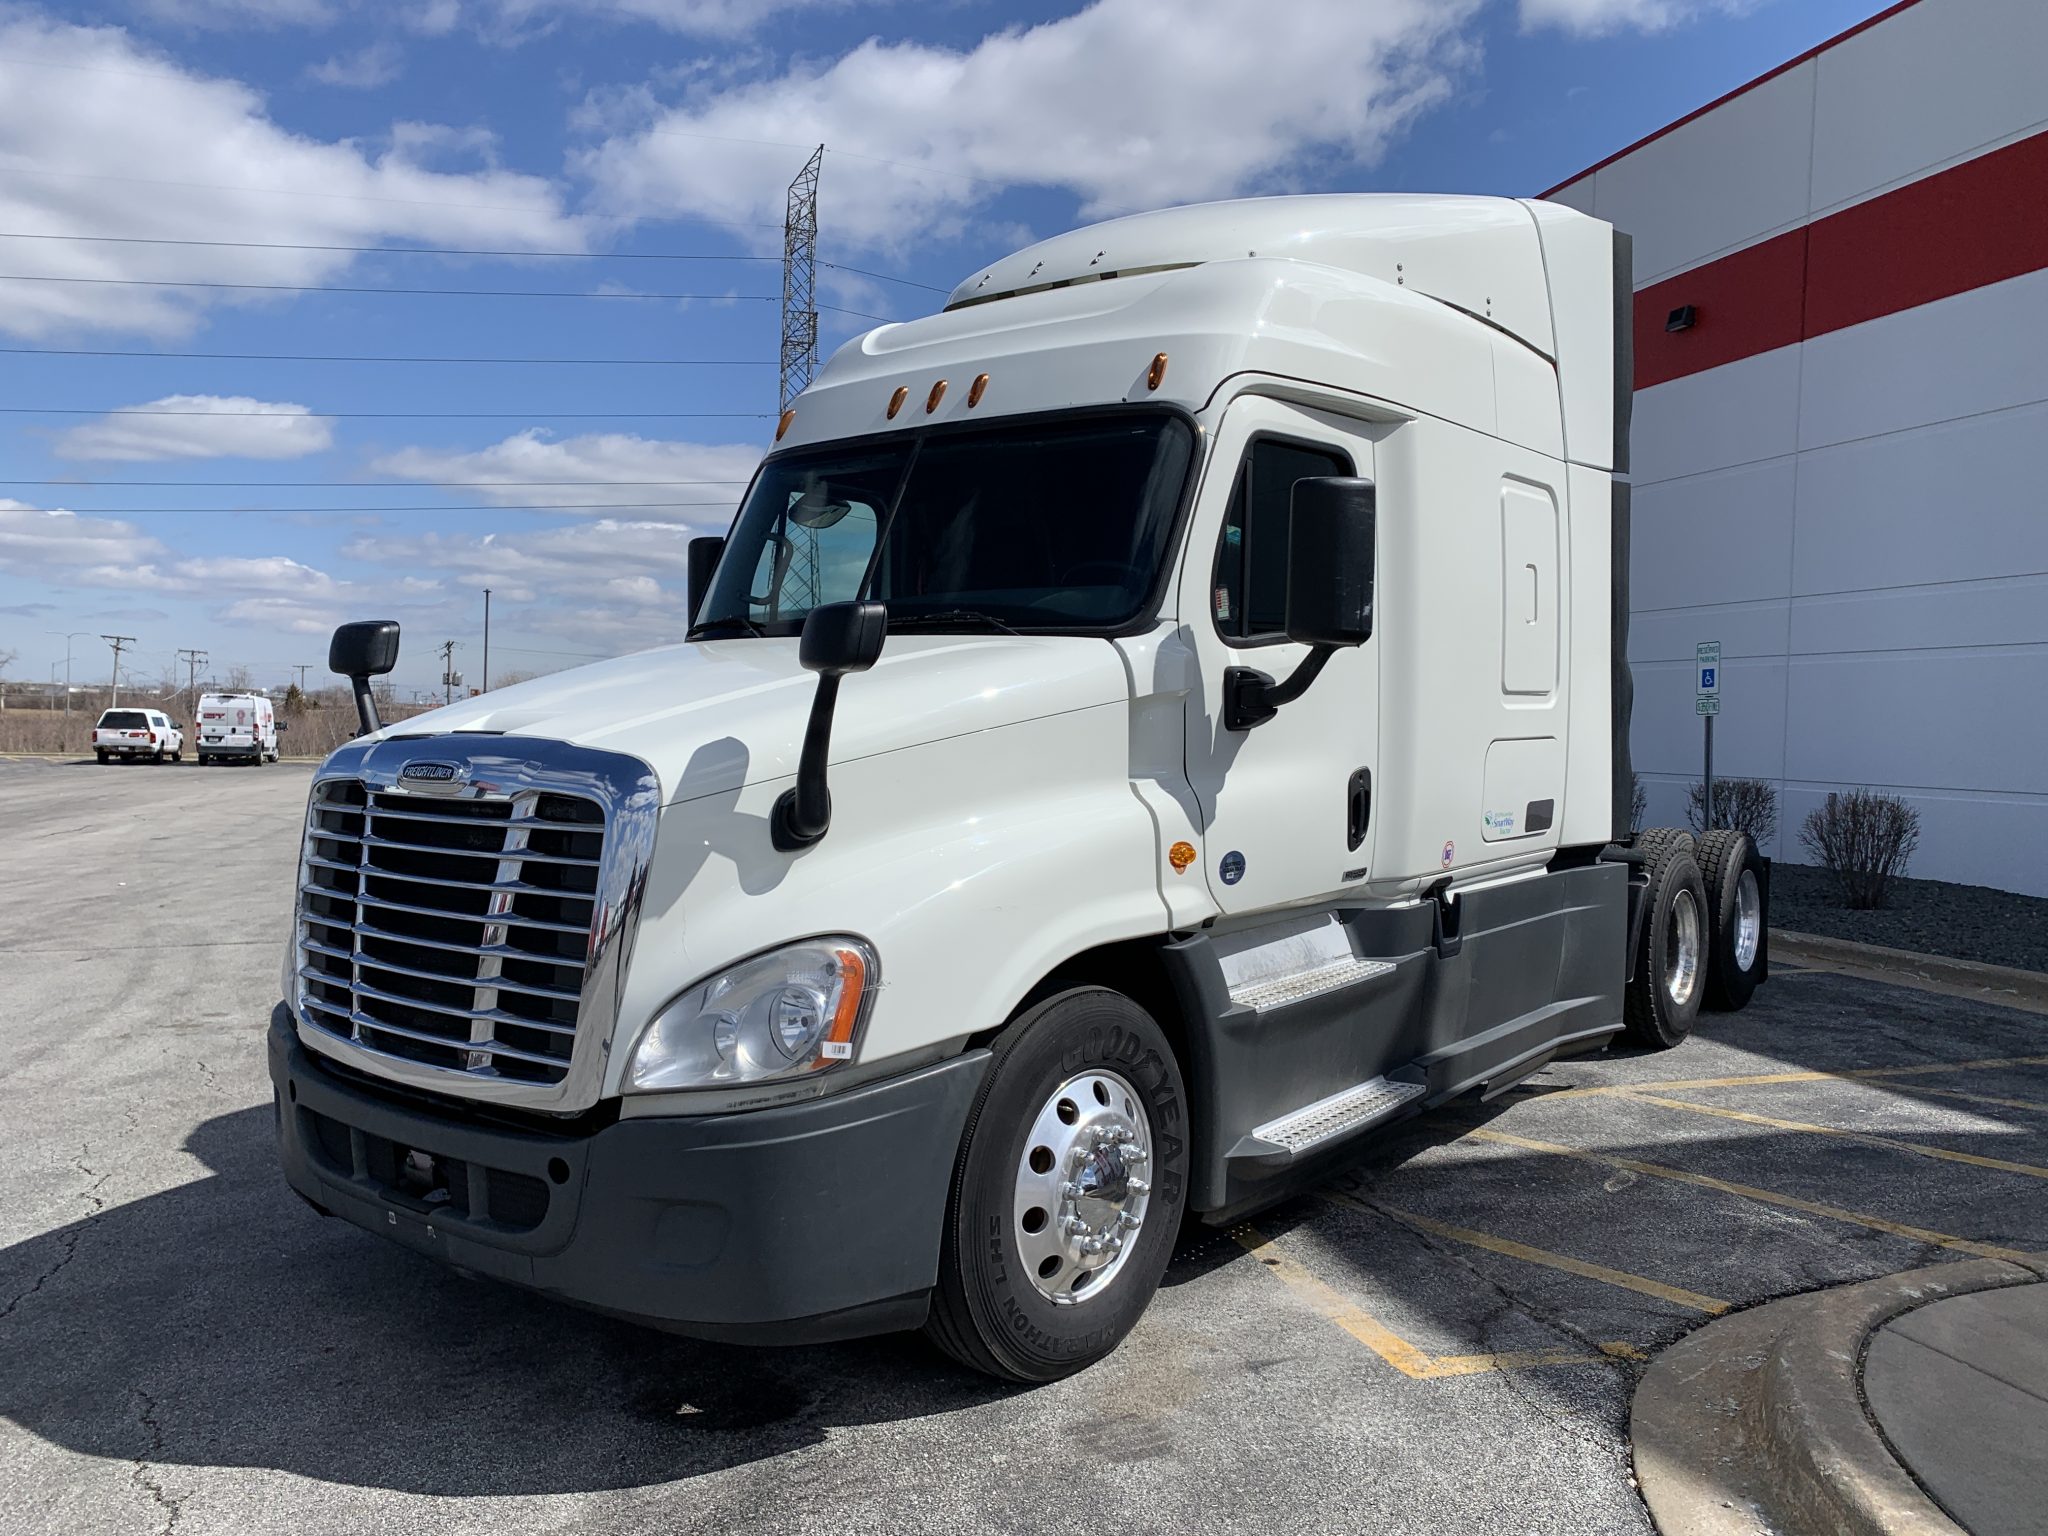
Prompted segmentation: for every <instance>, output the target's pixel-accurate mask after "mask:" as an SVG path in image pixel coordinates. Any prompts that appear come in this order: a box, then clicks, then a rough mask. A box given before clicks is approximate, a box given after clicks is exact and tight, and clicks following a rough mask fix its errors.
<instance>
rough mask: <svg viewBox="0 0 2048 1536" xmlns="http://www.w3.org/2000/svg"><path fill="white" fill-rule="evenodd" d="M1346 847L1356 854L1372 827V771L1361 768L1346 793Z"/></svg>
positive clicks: (1352, 777)
mask: <svg viewBox="0 0 2048 1536" xmlns="http://www.w3.org/2000/svg"><path fill="white" fill-rule="evenodd" d="M1345 804H1346V808H1347V813H1346V836H1347V838H1348V839H1349V841H1348V842H1347V843H1346V846H1347V847H1348V848H1350V849H1351V850H1352V851H1353V852H1354V853H1355V852H1357V851H1358V845H1359V844H1360V843H1362V842H1364V841H1365V833H1366V829H1367V828H1368V827H1370V826H1371V825H1372V770H1371V769H1370V768H1361V769H1359V770H1358V772H1356V773H1354V774H1352V775H1351V783H1350V786H1349V788H1348V789H1347V790H1346V791H1345Z"/></svg>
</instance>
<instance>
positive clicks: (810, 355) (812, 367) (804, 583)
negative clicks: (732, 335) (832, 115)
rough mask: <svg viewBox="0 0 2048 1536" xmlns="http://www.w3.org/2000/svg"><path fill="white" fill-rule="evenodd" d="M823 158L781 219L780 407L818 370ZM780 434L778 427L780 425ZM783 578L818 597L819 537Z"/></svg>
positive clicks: (797, 592) (807, 169)
mask: <svg viewBox="0 0 2048 1536" xmlns="http://www.w3.org/2000/svg"><path fill="white" fill-rule="evenodd" d="M824 163H825V146H824V145H822V144H820V145H819V146H818V147H817V149H816V150H814V151H813V152H812V154H811V158H810V159H808V160H806V161H805V162H804V168H803V169H802V170H800V171H798V172H797V174H796V180H795V181H792V182H791V183H790V184H789V204H788V209H787V212H786V213H785V214H784V216H783V221H782V376H781V381H780V382H781V392H782V404H781V409H782V410H784V411H787V410H789V409H790V407H791V406H793V405H794V404H795V403H796V397H797V396H798V395H800V394H802V393H803V392H804V390H805V389H806V388H808V387H809V385H810V382H811V377H812V375H813V374H815V373H816V372H817V371H818V298H817V276H818V172H819V170H820V169H822V168H823V166H824ZM778 435H779V429H778ZM793 554H794V556H795V558H794V560H793V561H792V568H791V570H790V571H789V574H788V577H787V580H788V581H789V583H790V586H791V588H792V593H791V595H792V597H794V599H795V600H796V601H797V602H800V603H804V604H807V605H815V604H816V603H817V601H818V541H817V539H816V538H815V537H809V538H805V539H802V540H800V541H798V542H797V545H796V547H795V549H794V551H793Z"/></svg>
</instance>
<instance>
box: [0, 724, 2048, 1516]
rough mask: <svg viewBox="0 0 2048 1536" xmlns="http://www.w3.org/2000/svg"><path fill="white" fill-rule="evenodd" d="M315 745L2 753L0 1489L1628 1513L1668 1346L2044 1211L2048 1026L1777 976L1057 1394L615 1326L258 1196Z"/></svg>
mask: <svg viewBox="0 0 2048 1536" xmlns="http://www.w3.org/2000/svg"><path fill="white" fill-rule="evenodd" d="M307 779H308V770H307V769H305V768H303V767H294V766H292V765H282V766H277V767H268V768H264V769H262V770H261V771H260V773H259V772H250V773H232V774H231V773H223V772H218V771H214V772H207V773H200V772H198V771H197V769H196V768H194V767H192V766H191V765H189V764H188V765H186V766H184V767H182V768H178V767H167V768H162V769H159V768H154V767H145V768H119V767H116V768H99V767H96V766H94V765H92V764H91V763H90V762H87V763H85V764H82V765H65V764H57V763H37V762H5V763H0V1048H4V1050H5V1053H6V1055H5V1059H6V1061H7V1071H6V1074H5V1078H4V1083H5V1087H6V1095H7V1097H6V1102H5V1107H4V1111H0V1160H4V1161H0V1166H4V1168H5V1170H6V1172H5V1175H4V1179H0V1529H5V1530H7V1531H10V1532H14V1531H52V1532H59V1531H61V1532H66V1533H74V1532H75V1533H88V1532H122V1533H128V1532H138V1531H156V1532H170V1531H173V1530H175V1531H177V1532H179V1533H184V1536H196V1533H211V1532H223V1533H228V1532H232V1533H254V1532H269V1531H278V1532H284V1531H290V1532H294V1533H322V1532H362V1531H372V1530H374V1531H379V1532H386V1531H407V1532H415V1531H416V1532H457V1531H484V1530H489V1531H492V1532H527V1531H532V1532H543V1531H545V1532H609V1531H621V1532H623V1531H642V1530H651V1529H660V1530H678V1531H685V1530H711V1529H719V1530H748V1531H755V1530H759V1531H842V1530H844V1531H861V1532H867V1533H872V1532H877V1531H893V1530H900V1529H913V1528H915V1529H922V1530H933V1531H938V1530H970V1529H982V1530H1001V1531H1005V1532H1020V1531H1046V1532H1054V1531H1057V1532H1068V1531H1073V1530H1076V1529H1082V1528H1112V1529H1115V1530H1118V1531H1123V1532H1137V1531H1184V1530H1193V1529H1212V1530H1214V1529H1220V1530H1261V1531H1264V1530H1285V1531H1288V1532H1289V1533H1304V1532H1322V1531H1329V1532H1355V1531H1361V1530H1368V1529H1369V1530H1373V1531H1378V1532H1446V1531H1459V1532H1465V1531H1473V1532H1495V1531H1498V1532H1560V1533H1563V1532H1570V1533H1575V1536H1576V1533H1588V1532H1645V1531H1648V1530H1649V1529H1650V1525H1649V1521H1648V1518H1647V1516H1646V1514H1645V1512H1644V1510H1643V1507H1642V1505H1641V1503H1640V1501H1639V1500H1638V1498H1637V1496H1636V1494H1635V1491H1634V1489H1633V1486H1632V1484H1631V1480H1630V1475H1629V1458H1628V1445H1627V1438H1626V1425H1627V1410H1628V1402H1629V1396H1630V1393H1631V1390H1632V1388H1633V1385H1634V1382H1635V1380H1636V1376H1637V1373H1638V1372H1639V1370H1640V1369H1641V1361H1642V1360H1643V1359H1645V1358H1646V1357H1647V1356H1648V1355H1649V1354H1651V1353H1652V1352H1654V1351H1655V1350H1656V1349H1658V1348H1659V1347H1660V1346H1662V1345H1664V1344H1667V1343H1669V1342H1671V1341H1672V1340H1674V1339H1676V1338H1678V1337H1679V1336H1681V1335H1682V1334H1683V1333H1684V1332H1686V1331H1687V1330H1688V1329H1690V1328H1692V1327H1694V1326H1696V1325H1697V1324H1699V1323H1700V1322H1702V1321H1703V1320H1705V1319H1706V1318H1708V1317H1711V1316H1715V1315H1719V1314H1720V1313H1721V1312H1723V1311H1726V1310H1729V1309H1731V1308H1734V1307H1740V1306H1744V1305H1747V1304H1750V1303H1753V1302H1757V1301H1760V1300H1764V1299H1767V1298H1771V1297H1776V1296H1781V1295H1785V1294H1788V1293H1792V1292H1796V1291H1801V1290H1806V1289H1810V1288H1812V1287H1815V1286H1822V1285H1831V1284H1836V1283H1839V1282H1845V1281H1851V1280H1858V1279H1865V1278H1870V1277H1873V1276H1876V1275H1879V1274H1884V1273H1887V1272H1890V1271H1895V1270H1902V1269H1908V1268H1912V1267H1915V1266H1918V1265H1922V1264H1927V1263H1933V1262H1939V1261H1941V1260H1944V1259H1957V1258H1969V1257H1982V1256H1986V1255H1991V1256H2003V1255H2005V1254H2007V1253H2009V1252H2012V1251H2026V1252H2035V1251H2039V1250H2042V1249H2048V1018H2043V1017H2042V1016H2040V1015H2039V1014H2037V1013H2033V1012H2025V1011H2019V1010H2016V1009H2008V1008H2003V1007H1998V1006H1993V1005H1989V1004H1986V1003H1984V1002H1981V1001H1975V1000H1970V999H1965V998H1960V997H1957V996H1953V995H1949V994H1946V993H1941V992H1934V991H1927V990H1914V989H1908V988H1905V987H1901V986H1894V985H1888V984H1881V983H1877V982H1872V981H1868V980H1858V979H1853V978H1850V977H1847V976H1844V975H1838V974H1831V973H1829V972H1826V971H1821V970H1804V971H1790V970H1786V971H1781V972H1780V974H1778V975H1777V976H1776V977H1774V979H1773V980H1772V982H1771V984H1770V985H1769V986H1767V987H1766V988H1765V989H1764V991H1763V992H1762V993H1760V994H1759V996H1758V999H1757V1001H1756V1002H1755V1003H1754V1004H1752V1006H1751V1007H1750V1008H1749V1009H1748V1010H1747V1011H1746V1012H1744V1013H1741V1014H1738V1015H1734V1016H1732V1017H1710V1018H1709V1019H1708V1020H1707V1021H1706V1023H1705V1026H1704V1027H1703V1029H1702V1030H1701V1031H1700V1033H1699V1034H1698V1035H1697V1036H1695V1037H1694V1038H1693V1039H1692V1040H1690V1041H1689V1042H1687V1043H1686V1044H1685V1045H1684V1046H1683V1047H1681V1048H1679V1049H1678V1050H1676V1051H1672V1052H1669V1053H1666V1054H1662V1055H1656V1056H1649V1055H1629V1054H1611V1055H1601V1056H1594V1057H1588V1058H1581V1059H1579V1060H1575V1061H1570V1062H1565V1063H1560V1064H1558V1065H1555V1066H1553V1067H1551V1068H1549V1069H1547V1070H1546V1071H1544V1072H1543V1073H1541V1074H1539V1075H1538V1076H1537V1077H1536V1078H1534V1079H1531V1080H1530V1081H1529V1082H1528V1083H1527V1084H1526V1085H1525V1086H1524V1088H1523V1089H1521V1090H1518V1091H1517V1092H1515V1093H1513V1094H1511V1095H1509V1096H1508V1097H1507V1098H1505V1099H1503V1100H1501V1101H1498V1102H1496V1103H1494V1104H1490V1105H1486V1106H1483V1107H1480V1106H1474V1107H1471V1108H1460V1109H1457V1110H1454V1111H1451V1112H1448V1113H1445V1114H1440V1115H1438V1116H1436V1117H1435V1118H1433V1119H1430V1120H1426V1121H1421V1122H1415V1123H1412V1124H1411V1125H1410V1126H1408V1127H1406V1128H1405V1129H1403V1130H1401V1131H1399V1132H1397V1133H1395V1134H1393V1135H1392V1136H1390V1137H1388V1138H1386V1139H1384V1140H1382V1141H1381V1142H1379V1143H1378V1144H1376V1145H1375V1146H1374V1147H1373V1148H1372V1149H1371V1150H1370V1151H1369V1152H1368V1153H1366V1154H1365V1155H1363V1156H1362V1157H1361V1159H1360V1160H1359V1161H1358V1162H1357V1163H1356V1164H1355V1165H1353V1166H1351V1167H1350V1168H1348V1169H1347V1170H1346V1171H1345V1172H1344V1173H1343V1174H1342V1175H1341V1176H1340V1177H1338V1178H1337V1179H1336V1180H1334V1181H1333V1182H1332V1183H1331V1184H1330V1185H1329V1186H1328V1187H1327V1188H1326V1189H1324V1190H1323V1191H1322V1192H1320V1193H1319V1194H1318V1195H1316V1196H1314V1197H1311V1198H1307V1199H1303V1200H1300V1201H1297V1202H1295V1203H1293V1204H1290V1205H1287V1206H1284V1207H1281V1208H1279V1209H1277V1210H1274V1211H1270V1212H1267V1213H1265V1214H1263V1215H1261V1216H1259V1217H1257V1218H1255V1220H1254V1221H1253V1222H1252V1223H1251V1224H1250V1225H1248V1226H1245V1227H1241V1228H1239V1229H1237V1230H1236V1231H1234V1232H1230V1233H1219V1234H1214V1235H1211V1236H1209V1237H1207V1238H1206V1239H1202V1240H1198V1241H1190V1242H1189V1243H1187V1244H1185V1245H1184V1247H1183V1250H1182V1252H1181V1254H1180V1256H1179V1257H1178V1258H1177V1259H1176V1261H1175V1264H1174V1266H1173V1269H1172V1270H1171V1271H1170V1273H1169V1276H1168V1282H1167V1286H1166V1288H1165V1289H1164V1290H1163V1291H1162V1292H1161V1294H1160V1296H1159V1298H1158V1300H1157V1301H1156V1303H1155V1304H1154V1306H1153V1308H1152V1310H1151V1312H1150V1313H1149V1314H1148V1316H1147V1318H1146V1320H1145V1321H1144V1322H1143V1323H1142V1324H1141V1325H1140V1327H1139V1329H1138V1331H1137V1332H1136V1333H1135V1334H1134V1335H1133V1337H1132V1338H1131V1339H1130V1341H1129V1342H1128V1343H1127V1344H1126V1345H1125V1346H1124V1348H1123V1349H1122V1350H1121V1351H1120V1352H1119V1353H1118V1354H1117V1355H1115V1356H1114V1357H1112V1358H1111V1359H1110V1360H1109V1361H1108V1362H1107V1363H1105V1364H1104V1365H1102V1366H1099V1367H1097V1368H1096V1369H1094V1370H1092V1371H1089V1372H1087V1373H1084V1374H1083V1375H1082V1376H1080V1377H1078V1378H1075V1379H1073V1380H1070V1381H1067V1382H1064V1383H1061V1384H1058V1385H1056V1386H1052V1387H1046V1388H1042V1389H1038V1390H1030V1391H1016V1390H1011V1389H1007V1388H1003V1387H999V1386H997V1385H995V1384H993V1383H989V1382H986V1381H983V1380H981V1379H979V1378H976V1377H972V1376H968V1375H965V1374H963V1373H962V1372H960V1371H959V1370H957V1369H955V1368H954V1367H952V1366H950V1365H948V1364H947V1363H946V1362H945V1361H944V1360H943V1359H942V1358H941V1357H940V1356H939V1355H938V1354H937V1353H936V1352H935V1351H933V1350H931V1349H930V1348H928V1347H927V1346H925V1345H924V1344H923V1343H922V1342H921V1341H919V1340H917V1339H915V1338H910V1339H884V1340H876V1341H869V1342H864V1343H859V1344H849V1345H841V1346H834V1347H829V1348H820V1349H813V1350H805V1351H784V1352H750V1351H742V1350H736V1349H730V1348H723V1347H716V1346H711V1345H705V1344H698V1343H693V1342H690V1341H687V1340H680V1339H673V1338H669V1337H666V1336H662V1335H658V1334H652V1333H647V1332H643V1331H641V1330H638V1329H636V1328H633V1327H630V1326H626V1325H623V1324H618V1323H614V1322H611V1321H607V1320H605V1319H601V1318H596V1317H591V1316H586V1315H583V1314H581V1313H578V1312H575V1311H572V1310H569V1309H566V1308H562V1307H557V1306H554V1305H551V1304H549V1303H547V1302H545V1301H542V1300H539V1299H536V1298H532V1297H528V1296H524V1295H521V1294H518V1293H516V1292H512V1291H509V1290H504V1289H499V1288H496V1287H494V1286H490V1285H487V1284H481V1283H476V1282H471V1281H467V1280H464V1279H462V1278H460V1277H458V1276H456V1275H454V1274H452V1273H449V1272H446V1271H444V1270H441V1269H439V1268H438V1267H436V1266H434V1265H432V1264H431V1263H429V1262H427V1261H425V1260H423V1259H420V1258H418V1257H416V1256H414V1255H412V1254H411V1253H409V1252H406V1251H404V1250H402V1249H400V1248H398V1247H396V1246H393V1245H389V1244H385V1243H382V1242H379V1241H377V1240H376V1239H375V1238H373V1237H371V1236H369V1235H367V1234H365V1233H362V1232H360V1231H358V1230H357V1229H356V1228H354V1227H351V1226H348V1225H345V1224H343V1223H340V1222H336V1221H322V1220H321V1219H320V1218H319V1217H317V1216H316V1215H314V1214H313V1213H312V1212H311V1211H310V1210H308V1209H306V1208H305V1207H304V1206H303V1205H301V1204H300V1203H299V1202H298V1200H297V1199H296V1198H295V1197H293V1196H292V1194H291V1193H290V1191H289V1190H288V1189H286V1187H285V1185H284V1183H283V1181H282V1179H281V1178H280V1176H279V1175H278V1173H277V1171H276V1166H275V1158H274V1153H273V1145H272V1128H271V1107H270V1089H269V1084H268V1081H267V1079H266V1078H265V1076H264V1070H263V1053H262V1043H263V1031H264V1029H265V1028H266V1026H267V1024H268V1021H269V1017H270V1012H271V1009H272V1007H273V1005H274V1004H275V1002H276V1000H277V996H278V985H279V971H280V966H281V961H282V958H283V947H284V944H285V940H286V936H287V933H288V931H289V927H290V904H291V886H292V866H293V858H294V853H295V850H296V847H297V842H298V827H299V820H300V815H301V806H302V801H303V797H304V793H305V789H306V783H307Z"/></svg>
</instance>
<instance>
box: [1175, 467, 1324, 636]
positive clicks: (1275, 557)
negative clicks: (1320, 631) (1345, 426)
mask: <svg viewBox="0 0 2048 1536" xmlns="http://www.w3.org/2000/svg"><path fill="white" fill-rule="evenodd" d="M1352 472H1353V469H1352V464H1351V461H1350V459H1349V458H1347V457H1346V456H1345V455H1343V454H1341V453H1339V452H1338V451H1337V450H1335V449H1333V448H1317V447H1313V446H1311V445H1310V444H1307V443H1296V442H1289V441H1287V440H1286V439H1284V438H1277V437H1262V438H1256V439H1254V440H1253V442H1252V443H1251V445H1250V446H1249V447H1248V448H1247V449H1246V450H1245V456H1244V462H1243V463H1242V464H1240V465H1239V466H1238V471H1237V484H1236V485H1235V486H1234V487H1233V488H1232V490H1231V493H1230V506H1229V507H1228V509H1227V510H1226V511H1225V512H1224V514H1223V534H1222V537H1221V539H1220V540H1219V541H1218V543H1217V546H1216V575H1215V579H1214V580H1213V581H1212V582H1211V583H1210V593H1209V605H1210V612H1211V614H1212V615H1213V616H1214V617H1215V620H1216V630H1217V633H1218V634H1220V635H1222V636H1223V638H1224V639H1225V640H1229V641H1233V642H1236V643H1240V644H1256V643H1258V642H1260V641H1265V640H1276V639H1279V638H1281V636H1282V634H1283V632H1284V629H1285V625H1286V620H1287V612H1286V610H1287V519H1288V513H1289V511H1290V509H1291V507H1292V505H1293V497H1294V482H1295V481H1297V480H1309V479H1314V478H1316V477H1318V476H1322V475H1348V474H1351V473H1352Z"/></svg>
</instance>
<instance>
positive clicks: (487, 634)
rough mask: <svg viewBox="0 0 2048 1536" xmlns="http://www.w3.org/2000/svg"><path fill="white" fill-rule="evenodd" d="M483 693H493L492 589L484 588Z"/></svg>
mask: <svg viewBox="0 0 2048 1536" xmlns="http://www.w3.org/2000/svg"><path fill="white" fill-rule="evenodd" d="M482 682H483V688H482V690H481V691H482V692H484V693H489V692H490V691H491V589H490V588H489V587H485V588H484V675H483V678H482Z"/></svg>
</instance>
